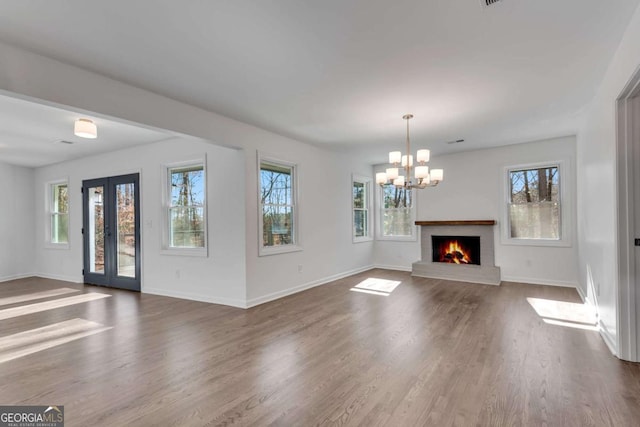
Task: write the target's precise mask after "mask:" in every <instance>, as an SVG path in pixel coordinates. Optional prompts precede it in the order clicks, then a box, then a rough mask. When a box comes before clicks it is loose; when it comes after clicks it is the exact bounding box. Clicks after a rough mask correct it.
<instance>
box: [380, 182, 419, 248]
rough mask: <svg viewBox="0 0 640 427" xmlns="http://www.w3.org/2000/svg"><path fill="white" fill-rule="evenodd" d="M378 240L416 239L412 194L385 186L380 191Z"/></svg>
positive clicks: (402, 189) (405, 190)
mask: <svg viewBox="0 0 640 427" xmlns="http://www.w3.org/2000/svg"><path fill="white" fill-rule="evenodd" d="M380 199H381V200H380V208H381V209H380V225H379V227H380V233H379V238H381V239H387V240H414V239H415V237H416V227H415V224H414V222H415V214H414V210H415V209H414V200H413V192H412V191H411V190H407V189H405V188H396V187H395V186H393V185H385V186H383V187H382V188H381V191H380Z"/></svg>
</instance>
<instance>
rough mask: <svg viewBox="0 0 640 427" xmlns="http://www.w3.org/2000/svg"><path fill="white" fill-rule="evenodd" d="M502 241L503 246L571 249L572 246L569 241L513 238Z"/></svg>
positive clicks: (505, 238) (504, 238)
mask: <svg viewBox="0 0 640 427" xmlns="http://www.w3.org/2000/svg"><path fill="white" fill-rule="evenodd" d="M501 240H502V241H501V243H502V244H503V245H510V246H540V247H552V248H553V247H555V248H570V247H571V246H572V245H571V242H569V241H567V239H561V240H552V239H514V238H511V237H503V238H502V239H501Z"/></svg>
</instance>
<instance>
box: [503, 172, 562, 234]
mask: <svg viewBox="0 0 640 427" xmlns="http://www.w3.org/2000/svg"><path fill="white" fill-rule="evenodd" d="M509 190H510V197H509V206H508V209H509V233H510V234H509V237H511V238H514V239H549V240H559V239H560V238H561V236H560V197H559V196H560V174H559V167H558V166H557V165H553V166H544V167H536V168H530V169H518V170H513V169H512V170H509Z"/></svg>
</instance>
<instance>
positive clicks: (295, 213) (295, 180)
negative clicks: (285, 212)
mask: <svg viewBox="0 0 640 427" xmlns="http://www.w3.org/2000/svg"><path fill="white" fill-rule="evenodd" d="M256 157H257V163H256V166H257V167H256V174H257V179H256V183H257V187H256V190H257V192H256V201H257V214H258V215H257V216H258V256H261V257H262V256H270V255H278V254H284V253H290V252H298V251H302V250H303V249H302V245H301V244H300V203H299V197H298V193H299V191H298V188H299V176H298V175H299V173H300V169H299V166H298V165H297V164H296V163H293V162H289V161H286V160H282V159H279V158H277V157H274V156H270V155H268V154H265V153H261V152H260V151H258V152H257V156H256ZM263 163H267V164H270V165H272V166H275V167H284V168H289V169H291V205H290V206H291V210H292V213H291V220H292V221H293V224H292V226H291V240H292V243H289V244H285V245H278V246H264V244H263V243H264V242H263V236H264V221H263V212H264V211H263V206H262V197H261V194H262V182H261V171H262V164H263Z"/></svg>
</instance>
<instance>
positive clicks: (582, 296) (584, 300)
mask: <svg viewBox="0 0 640 427" xmlns="http://www.w3.org/2000/svg"><path fill="white" fill-rule="evenodd" d="M576 291H578V295H579V296H580V299H581V300H582V303H583V304H587V305H590V306H593V304H591V302H590V301H589V300H587V296H586V295H585V294H584V291H583V290H582V288H581V287H580V286H576Z"/></svg>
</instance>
